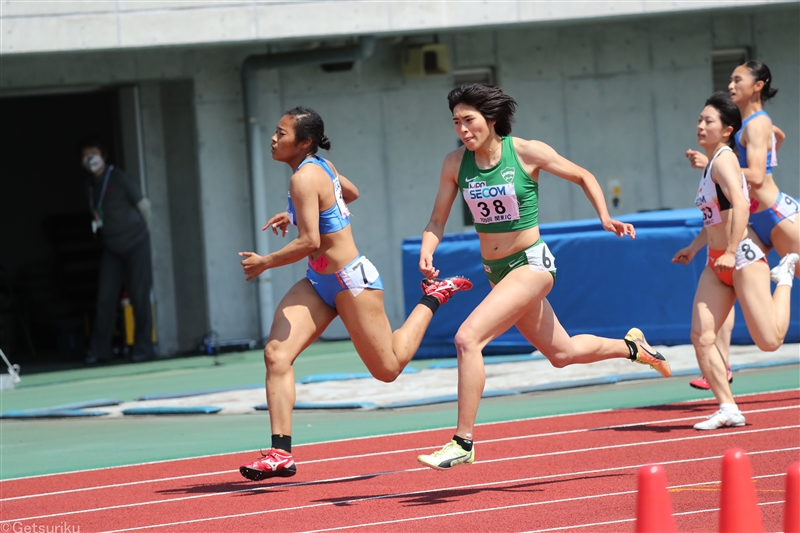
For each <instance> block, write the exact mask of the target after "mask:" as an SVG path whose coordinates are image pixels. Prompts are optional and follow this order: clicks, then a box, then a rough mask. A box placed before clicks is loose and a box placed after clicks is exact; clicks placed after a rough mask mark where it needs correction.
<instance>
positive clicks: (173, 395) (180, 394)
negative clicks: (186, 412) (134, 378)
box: [136, 383, 264, 402]
mask: <svg viewBox="0 0 800 533" xmlns="http://www.w3.org/2000/svg"><path fill="white" fill-rule="evenodd" d="M263 386H264V384H263V383H261V384H258V385H247V386H245V387H227V388H224V389H205V390H204V389H200V390H193V391H182V392H159V393H156V394H147V395H145V396H140V397H138V398H136V401H137V402H142V401H146V400H169V399H172V398H189V397H192V396H202V395H204V394H215V393H218V392H229V391H234V390H249V389H257V388H259V387H263Z"/></svg>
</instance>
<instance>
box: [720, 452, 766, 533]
mask: <svg viewBox="0 0 800 533" xmlns="http://www.w3.org/2000/svg"><path fill="white" fill-rule="evenodd" d="M719 531H720V533H763V531H764V525H763V523H762V522H761V510H760V509H759V508H758V496H756V487H755V485H754V484H753V473H752V470H751V469H750V459H748V457H747V455H746V454H745V453H744V450H742V449H739V448H731V449H730V450H728V451H726V452H725V455H724V456H723V457H722V495H721V498H720V509H719Z"/></svg>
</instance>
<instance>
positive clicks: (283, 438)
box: [272, 433, 292, 453]
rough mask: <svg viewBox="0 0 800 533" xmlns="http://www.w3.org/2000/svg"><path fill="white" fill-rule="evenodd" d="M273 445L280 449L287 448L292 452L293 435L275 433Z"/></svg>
mask: <svg viewBox="0 0 800 533" xmlns="http://www.w3.org/2000/svg"><path fill="white" fill-rule="evenodd" d="M272 447H273V448H276V449H278V450H285V451H287V452H289V453H292V436H291V435H284V434H283V433H281V434H280V435H273V436H272Z"/></svg>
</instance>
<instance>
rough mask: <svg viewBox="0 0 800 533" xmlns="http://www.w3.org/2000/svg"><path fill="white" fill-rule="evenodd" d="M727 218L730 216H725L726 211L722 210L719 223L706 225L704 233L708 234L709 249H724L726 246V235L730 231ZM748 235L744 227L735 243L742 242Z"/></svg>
mask: <svg viewBox="0 0 800 533" xmlns="http://www.w3.org/2000/svg"><path fill="white" fill-rule="evenodd" d="M729 220H730V216H726V212H723V215H722V222H721V223H720V224H714V225H713V226H707V227H706V233H707V235H708V247H709V248H710V249H711V250H726V249H727V248H728V235H729V234H730V231H731V229H730V228H731V227H730V224H729ZM753 235H754V234H753ZM749 236H750V234H749V233H748V230H747V229H745V230H744V232H743V233H742V236H741V238H740V239H739V240H738V241H736V243H737V244H738V243H740V242H742V241H743V240H744V239H745V238H747V237H749Z"/></svg>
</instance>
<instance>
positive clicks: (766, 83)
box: [679, 60, 800, 390]
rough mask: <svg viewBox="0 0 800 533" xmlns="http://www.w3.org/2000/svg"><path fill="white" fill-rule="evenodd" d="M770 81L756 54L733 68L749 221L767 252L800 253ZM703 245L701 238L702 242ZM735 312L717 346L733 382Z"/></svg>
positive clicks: (700, 157)
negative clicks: (776, 175)
mask: <svg viewBox="0 0 800 533" xmlns="http://www.w3.org/2000/svg"><path fill="white" fill-rule="evenodd" d="M771 85H772V73H771V72H770V70H769V67H768V66H767V65H766V64H765V63H762V62H761V61H755V60H753V61H748V62H746V63H745V64H743V65H740V66H738V67H736V69H734V71H733V73H732V74H731V82H730V84H729V85H728V92H729V94H730V97H731V100H732V101H733V102H734V103H735V104H736V106H737V107H738V108H739V112H740V114H741V117H742V119H743V120H742V128H741V130H739V131H738V132H737V133H736V136H735V141H736V153H737V156H738V159H739V165H740V166H741V167H742V169H743V171H744V175H745V178H746V179H747V182H748V185H749V186H750V225H751V226H752V227H753V229H754V230H755V233H756V234H757V235H758V237H759V239H760V240H761V241H762V242H763V243H764V245H765V246H764V247H763V249H764V253H767V254H768V253H769V251H770V250H771V249H772V247H774V248H775V250H776V251H777V253H778V255H779V256H780V257H784V256H786V254H788V253H800V223H799V222H798V220H797V213H798V205H797V202H796V201H795V200H794V198H792V197H791V196H787V195H786V194H784V193H782V192H781V191H780V190H779V189H778V187H777V185H776V184H775V181H774V179H773V175H772V169H773V168H774V167H777V166H778V158H777V153H778V151H779V150H780V147H781V144H783V141H784V140H785V139H786V135H785V134H784V132H783V131H782V130H781V129H780V128H779V127H777V126H775V125H774V124H772V120H771V118H770V117H769V115H767V114H766V113H765V112H764V110H763V106H764V103H766V102H767V101H768V100H769V99H770V98H772V97H773V96H775V94H777V92H778V90H777V89H775V88H773V87H771ZM685 155H686V157H687V159H689V161H690V163H691V165H692V167H693V168H705V166H706V165H707V164H708V158H707V157H706V155H705V154H704V153H702V152H699V151H696V150H687V151H686V154H685ZM704 245H705V244H704V243H700V244H699V246H700V248H702V247H703V246H704ZM695 251H696V250H695ZM681 252H684V253H690V254H691V250H687V249H684V250H681V251H680V252H679V253H681ZM691 255H693V254H691ZM689 260H691V257H689ZM795 275H797V276H800V265H798V266H797V267H796V270H795ZM733 313H734V311H733V310H731V316H730V317H728V319H727V320H726V321H725V323H724V325H723V326H722V328H721V329H720V332H719V335H718V337H717V349H718V351H719V352H720V355H721V356H722V357H723V359H724V360H725V364H726V366H727V367H728V371H727V372H728V382H729V383H730V382H733V374H732V373H731V371H730V361H729V354H730V339H731V334H732V330H733V326H734V317H733ZM689 384H690V385H691V386H692V387H694V388H697V389H706V390H707V389H708V388H709V386H708V381H707V380H706V379H705V377H700V378H698V379H695V380H692V381H691V382H690V383H689Z"/></svg>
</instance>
